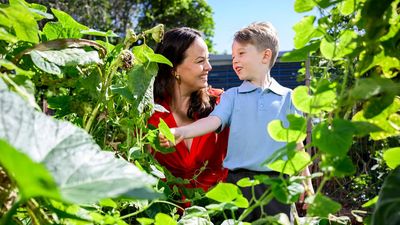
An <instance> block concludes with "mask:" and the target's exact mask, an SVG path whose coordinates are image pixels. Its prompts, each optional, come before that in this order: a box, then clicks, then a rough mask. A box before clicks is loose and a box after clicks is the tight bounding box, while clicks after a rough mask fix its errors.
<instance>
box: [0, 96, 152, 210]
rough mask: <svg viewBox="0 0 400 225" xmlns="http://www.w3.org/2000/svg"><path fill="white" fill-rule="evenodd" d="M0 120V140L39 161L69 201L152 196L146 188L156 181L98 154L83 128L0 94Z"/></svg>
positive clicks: (121, 161)
mask: <svg viewBox="0 0 400 225" xmlns="http://www.w3.org/2000/svg"><path fill="white" fill-rule="evenodd" d="M0 121H1V123H0V138H4V139H6V140H7V141H8V142H9V143H10V144H11V145H13V146H14V147H15V148H16V149H19V150H20V151H21V152H23V153H25V154H27V155H28V156H29V157H30V158H31V159H32V160H33V161H35V162H40V163H43V164H44V165H45V166H46V167H47V169H48V170H49V171H50V172H51V174H52V175H53V177H54V179H55V181H56V182H57V185H58V187H59V188H60V190H61V194H62V197H63V198H64V199H65V200H67V201H71V202H76V203H86V202H95V201H98V200H100V199H103V198H115V197H131V198H152V197H155V196H156V195H155V194H154V193H153V191H152V190H151V189H150V186H151V185H153V184H155V182H156V180H155V178H153V177H151V176H149V175H148V174H146V173H143V172H142V171H140V170H139V169H138V168H136V167H135V166H134V165H132V164H130V163H128V162H126V161H125V160H123V159H119V158H115V156H114V154H113V153H112V152H105V151H101V149H100V147H99V146H98V145H97V144H96V143H95V142H94V140H93V139H92V137H91V136H90V135H88V134H87V133H86V132H85V131H84V130H83V129H81V128H78V127H76V126H74V125H72V124H71V123H68V122H62V121H58V120H55V119H52V118H50V117H48V116H46V115H44V114H42V113H39V112H36V111H34V110H33V109H32V108H30V107H27V106H26V103H25V102H24V101H23V100H22V99H21V98H20V97H19V96H17V95H15V94H14V93H11V92H7V91H1V92H0Z"/></svg>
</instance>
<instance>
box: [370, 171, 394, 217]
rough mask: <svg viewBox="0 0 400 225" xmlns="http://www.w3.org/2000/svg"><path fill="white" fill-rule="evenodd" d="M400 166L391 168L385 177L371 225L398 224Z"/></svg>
mask: <svg viewBox="0 0 400 225" xmlns="http://www.w3.org/2000/svg"><path fill="white" fill-rule="evenodd" d="M399 187H400V167H399V166H398V167H397V168H396V169H395V170H393V171H392V172H391V173H390V174H389V175H388V176H387V177H386V179H385V181H384V183H383V185H382V189H381V192H380V193H379V200H378V203H377V204H376V206H375V210H374V213H373V214H372V223H371V225H378V224H379V225H380V224H385V225H397V224H400V216H399V209H400V198H399Z"/></svg>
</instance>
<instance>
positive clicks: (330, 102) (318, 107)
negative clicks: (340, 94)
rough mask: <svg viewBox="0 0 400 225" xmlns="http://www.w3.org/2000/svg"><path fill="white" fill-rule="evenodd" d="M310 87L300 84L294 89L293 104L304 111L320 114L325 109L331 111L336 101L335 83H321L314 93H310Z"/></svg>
mask: <svg viewBox="0 0 400 225" xmlns="http://www.w3.org/2000/svg"><path fill="white" fill-rule="evenodd" d="M308 92H309V88H308V87H306V86H298V87H297V88H295V89H294V91H293V104H294V105H295V106H296V108H297V109H299V110H300V111H302V112H305V113H309V114H318V113H321V112H323V111H327V112H330V111H332V110H333V109H334V105H335V103H336V98H337V95H336V91H335V84H331V83H329V81H326V82H325V83H323V84H321V85H319V87H318V89H317V90H316V91H315V92H314V94H312V95H310V94H308Z"/></svg>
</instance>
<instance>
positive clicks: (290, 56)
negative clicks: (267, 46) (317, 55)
mask: <svg viewBox="0 0 400 225" xmlns="http://www.w3.org/2000/svg"><path fill="white" fill-rule="evenodd" d="M319 45H320V42H319V41H313V42H312V43H311V44H309V45H306V46H304V47H302V48H299V49H294V50H292V51H290V52H285V53H284V54H283V55H282V57H281V58H280V59H279V61H280V62H299V61H305V60H307V57H308V56H309V55H310V54H311V53H313V52H315V51H316V50H317V49H318V48H319Z"/></svg>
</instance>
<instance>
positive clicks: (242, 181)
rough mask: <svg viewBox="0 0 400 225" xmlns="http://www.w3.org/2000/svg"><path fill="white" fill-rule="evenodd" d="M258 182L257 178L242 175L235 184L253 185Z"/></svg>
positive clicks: (240, 185)
mask: <svg viewBox="0 0 400 225" xmlns="http://www.w3.org/2000/svg"><path fill="white" fill-rule="evenodd" d="M259 183H260V181H259V180H250V178H248V177H244V178H242V179H240V180H239V181H238V182H237V183H236V184H237V186H239V187H251V186H255V185H257V184H259Z"/></svg>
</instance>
